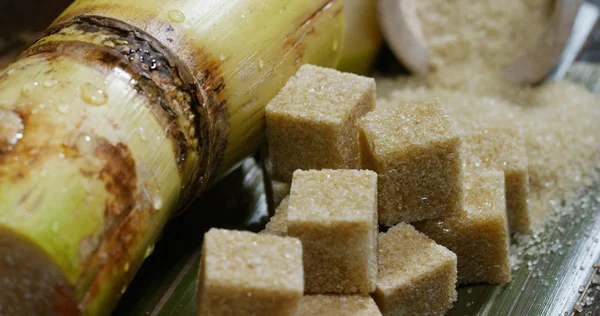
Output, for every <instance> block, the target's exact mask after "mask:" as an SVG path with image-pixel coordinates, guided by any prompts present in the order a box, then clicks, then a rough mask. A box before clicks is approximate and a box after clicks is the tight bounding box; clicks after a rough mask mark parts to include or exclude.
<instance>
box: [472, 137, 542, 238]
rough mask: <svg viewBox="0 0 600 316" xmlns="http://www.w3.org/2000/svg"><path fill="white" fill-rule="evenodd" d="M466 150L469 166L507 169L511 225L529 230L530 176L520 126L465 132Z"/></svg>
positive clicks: (514, 227) (511, 229)
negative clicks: (528, 196)
mask: <svg viewBox="0 0 600 316" xmlns="http://www.w3.org/2000/svg"><path fill="white" fill-rule="evenodd" d="M463 153H464V155H463V157H464V161H465V164H466V165H467V166H468V167H469V168H484V169H497V170H502V171H504V181H505V185H506V188H505V190H506V211H507V216H508V227H509V228H510V231H511V232H518V233H528V232H530V231H531V217H530V212H529V203H528V202H527V201H528V200H527V195H528V193H529V176H528V172H527V153H526V151H525V140H524V137H523V134H522V129H521V127H520V126H519V125H512V126H510V125H509V126H502V127H493V126H487V127H483V126H482V127H481V128H479V129H478V130H477V131H476V132H469V133H467V134H465V135H464V137H463Z"/></svg>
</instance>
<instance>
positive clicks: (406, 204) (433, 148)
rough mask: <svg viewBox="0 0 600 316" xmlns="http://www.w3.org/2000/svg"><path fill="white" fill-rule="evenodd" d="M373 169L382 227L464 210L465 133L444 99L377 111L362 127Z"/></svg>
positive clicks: (364, 142) (365, 145) (368, 117)
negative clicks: (462, 147)
mask: <svg viewBox="0 0 600 316" xmlns="http://www.w3.org/2000/svg"><path fill="white" fill-rule="evenodd" d="M359 126H360V131H361V143H362V146H363V147H362V150H363V153H364V154H363V156H364V157H365V158H366V166H367V168H368V169H371V170H374V171H376V172H377V174H378V175H379V179H378V192H379V196H378V199H379V223H380V224H382V225H384V226H392V225H394V224H397V223H399V222H414V221H418V220H423V219H430V218H436V217H440V216H447V215H451V214H454V213H456V212H459V211H460V206H461V200H462V189H461V188H462V185H461V179H462V163H461V159H460V156H459V155H460V143H461V139H460V137H459V133H458V131H457V129H456V127H455V126H454V123H453V121H452V120H451V119H450V117H449V116H448V115H447V114H446V113H445V111H444V109H443V107H442V105H441V104H440V103H439V101H438V100H434V101H431V102H422V103H408V104H404V105H400V106H398V107H395V108H390V109H377V110H375V111H373V112H371V113H369V114H367V115H365V117H364V118H363V119H362V120H361V122H360V123H359Z"/></svg>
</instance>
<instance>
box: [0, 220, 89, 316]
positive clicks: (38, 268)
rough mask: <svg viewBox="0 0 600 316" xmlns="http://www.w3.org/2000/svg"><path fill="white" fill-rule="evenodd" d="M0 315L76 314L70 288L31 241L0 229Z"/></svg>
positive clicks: (54, 266)
mask: <svg viewBox="0 0 600 316" xmlns="http://www.w3.org/2000/svg"><path fill="white" fill-rule="evenodd" d="M0 253H2V254H3V255H2V256H0V293H2V295H0V314H1V315H36V314H38V313H39V312H40V311H44V315H49V316H50V315H78V314H80V312H79V310H78V308H77V302H75V301H74V300H73V287H72V285H70V282H69V281H68V280H67V279H66V278H65V276H64V275H63V272H62V271H61V269H60V268H59V267H58V266H57V265H56V264H55V263H54V262H53V261H52V259H51V258H50V257H49V256H48V255H47V254H46V252H45V251H44V250H42V249H41V248H40V247H39V246H37V245H36V244H35V243H34V242H32V241H30V240H27V239H26V238H24V237H22V236H19V235H18V234H17V233H16V232H13V231H9V230H6V229H2V228H0Z"/></svg>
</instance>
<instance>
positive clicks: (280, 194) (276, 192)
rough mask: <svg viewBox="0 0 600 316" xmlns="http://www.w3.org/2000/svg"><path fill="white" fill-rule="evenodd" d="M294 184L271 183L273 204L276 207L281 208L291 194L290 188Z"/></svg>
mask: <svg viewBox="0 0 600 316" xmlns="http://www.w3.org/2000/svg"><path fill="white" fill-rule="evenodd" d="M291 187H292V184H291V183H289V182H283V181H277V180H275V181H271V188H272V189H273V203H274V204H275V207H277V206H279V204H281V202H282V201H283V199H284V198H285V197H286V196H288V195H289V194H290V188H291Z"/></svg>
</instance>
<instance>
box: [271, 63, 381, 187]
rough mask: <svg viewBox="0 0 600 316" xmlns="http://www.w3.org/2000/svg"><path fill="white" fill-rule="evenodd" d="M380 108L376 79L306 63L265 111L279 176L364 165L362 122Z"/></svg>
mask: <svg viewBox="0 0 600 316" xmlns="http://www.w3.org/2000/svg"><path fill="white" fill-rule="evenodd" d="M374 106H375V81H374V80H373V79H372V78H366V77H360V76H357V75H353V74H348V73H341V72H338V71H336V70H333V69H326V68H321V67H317V66H311V65H304V66H302V67H300V70H299V71H298V73H297V74H296V75H295V76H294V77H292V78H290V80H289V81H288V82H287V83H286V85H285V86H284V88H283V89H282V90H281V91H280V92H279V94H278V95H277V96H276V97H275V98H273V100H271V102H270V103H269V104H268V105H267V107H266V109H265V111H266V112H265V113H266V121H267V138H268V142H269V148H270V152H271V159H272V162H273V167H274V170H273V171H274V174H275V177H276V178H278V179H281V180H285V181H289V180H291V178H292V173H293V172H294V171H295V170H297V169H302V170H309V169H317V170H318V169H327V168H330V169H359V168H360V167H361V158H360V153H359V142H358V133H357V127H356V120H357V119H358V118H360V117H362V116H363V115H364V114H365V113H367V112H368V111H370V110H372V109H373V107H374Z"/></svg>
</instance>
